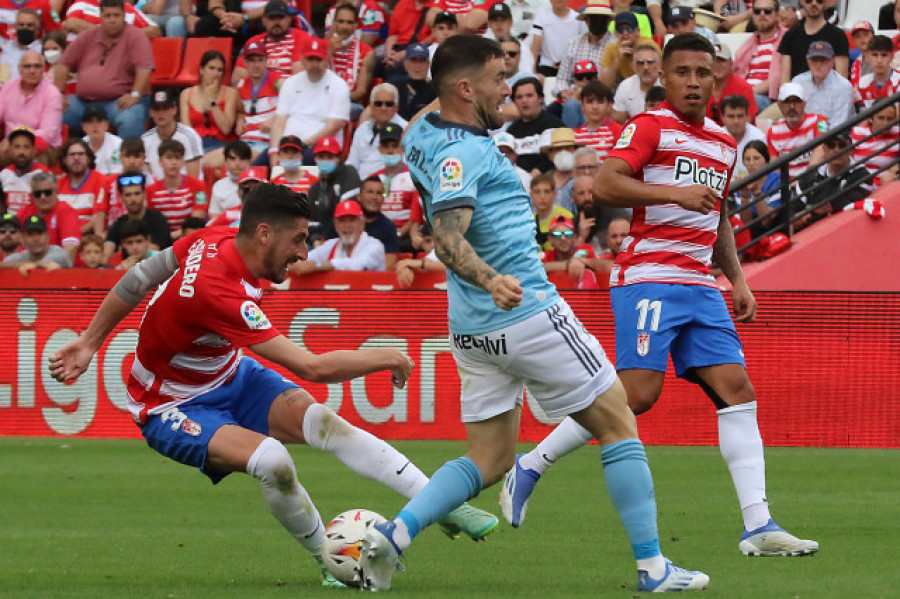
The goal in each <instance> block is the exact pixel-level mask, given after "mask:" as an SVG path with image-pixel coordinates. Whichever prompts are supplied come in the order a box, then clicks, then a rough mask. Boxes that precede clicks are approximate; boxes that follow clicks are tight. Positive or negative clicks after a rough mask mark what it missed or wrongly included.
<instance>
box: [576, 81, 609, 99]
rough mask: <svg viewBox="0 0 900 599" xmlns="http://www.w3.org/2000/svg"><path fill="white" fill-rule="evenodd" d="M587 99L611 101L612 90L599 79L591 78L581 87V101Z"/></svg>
mask: <svg viewBox="0 0 900 599" xmlns="http://www.w3.org/2000/svg"><path fill="white" fill-rule="evenodd" d="M587 99H592V100H606V101H607V102H612V101H613V90H612V88H610V87H609V86H608V85H606V84H605V83H603V82H602V81H600V80H599V79H591V80H590V81H588V82H587V83H585V84H584V87H582V88H581V101H582V102H584V101H585V100H587Z"/></svg>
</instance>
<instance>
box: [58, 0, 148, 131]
mask: <svg viewBox="0 0 900 599" xmlns="http://www.w3.org/2000/svg"><path fill="white" fill-rule="evenodd" d="M123 6H124V3H123V0H100V21H101V23H100V27H94V28H92V29H89V30H87V31H85V32H84V33H82V34H81V35H79V36H78V37H77V38H75V40H74V41H73V42H72V43H70V44H69V45H68V46H67V47H66V50H65V52H63V55H62V58H60V59H59V62H58V63H57V64H56V67H55V68H54V74H53V78H54V83H55V84H56V87H57V89H59V91H60V93H63V94H65V92H66V84H67V83H68V81H69V73H70V72H73V71H74V72H76V73H78V82H77V84H76V88H75V94H74V95H71V96H67V101H68V108H66V109H65V113H64V114H63V122H64V123H65V124H66V125H68V126H69V131H71V132H75V131H79V130H80V129H81V120H82V118H83V115H84V109H85V108H86V107H87V105H88V104H92V103H99V104H102V105H103V107H104V108H105V109H106V113H107V114H108V115H109V120H110V122H111V123H112V124H113V125H114V126H115V128H116V132H117V133H118V135H119V136H120V137H132V136H137V135H140V134H141V133H142V132H143V131H144V123H145V122H146V121H147V106H146V99H145V98H144V94H146V93H147V89H148V88H149V83H150V74H151V73H152V71H153V69H154V62H153V51H152V49H151V47H150V40H149V39H147V36H146V35H144V34H143V33H141V32H140V31H139V30H138V29H137V28H136V27H134V26H132V25H128V24H127V23H126V22H125V9H124V8H123ZM64 107H65V102H64Z"/></svg>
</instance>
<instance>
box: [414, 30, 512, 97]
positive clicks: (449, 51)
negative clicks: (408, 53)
mask: <svg viewBox="0 0 900 599" xmlns="http://www.w3.org/2000/svg"><path fill="white" fill-rule="evenodd" d="M492 58H503V48H501V47H500V44H499V43H497V42H496V41H495V40H489V39H487V38H483V37H481V36H480V35H454V36H453V37H450V38H447V39H446V40H444V42H443V43H442V44H441V45H440V46H438V49H437V51H436V52H435V53H434V59H432V61H431V79H432V81H434V85H435V87H436V88H437V90H438V95H440V94H441V92H442V91H444V90H445V89H447V87H448V86H449V85H452V83H453V82H454V80H455V79H459V77H461V76H463V75H464V73H465V72H466V71H472V70H475V69H477V70H479V71H480V70H482V69H484V65H485V63H486V62H487V61H488V60H490V59H492Z"/></svg>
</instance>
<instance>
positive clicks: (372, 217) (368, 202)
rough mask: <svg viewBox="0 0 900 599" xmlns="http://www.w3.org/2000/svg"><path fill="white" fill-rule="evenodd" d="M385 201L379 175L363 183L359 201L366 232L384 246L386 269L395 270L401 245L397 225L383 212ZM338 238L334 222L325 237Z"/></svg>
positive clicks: (382, 184)
mask: <svg viewBox="0 0 900 599" xmlns="http://www.w3.org/2000/svg"><path fill="white" fill-rule="evenodd" d="M384 199H385V193H384V183H382V181H381V179H380V178H379V177H378V176H377V175H372V176H371V177H369V178H368V179H366V180H365V181H363V182H362V186H361V187H360V189H359V197H358V198H357V201H358V202H359V204H360V206H361V207H362V212H363V216H364V217H365V219H366V226H365V231H366V233H367V234H368V235H369V237H373V238H375V239H377V240H378V241H380V242H381V245H383V246H384V269H385V270H393V269H394V264H395V263H396V262H397V252H399V251H400V244H399V243H398V241H397V225H395V224H394V222H393V221H392V220H391V219H390V218H388V217H387V216H386V215H385V214H384V213H383V212H382V211H381V207H382V206H383V205H384ZM337 236H338V234H337V231H336V230H335V228H334V221H332V223H331V224H330V225H328V228H327V229H326V231H325V237H326V238H328V239H333V238H335V237H337Z"/></svg>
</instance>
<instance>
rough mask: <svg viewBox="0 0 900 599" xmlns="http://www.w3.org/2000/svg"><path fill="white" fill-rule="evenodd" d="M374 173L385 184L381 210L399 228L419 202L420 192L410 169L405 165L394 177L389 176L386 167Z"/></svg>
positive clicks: (407, 219)
mask: <svg viewBox="0 0 900 599" xmlns="http://www.w3.org/2000/svg"><path fill="white" fill-rule="evenodd" d="M372 174H373V175H375V176H377V177H378V178H379V179H381V182H382V183H383V184H384V195H385V197H384V204H382V206H381V212H382V213H383V214H384V215H385V216H386V217H388V218H389V219H391V220H392V221H393V222H394V224H395V225H396V226H397V228H398V229H399V228H400V227H402V226H403V225H405V224H406V223H407V221H409V219H410V217H411V211H412V208H413V206H414V205H415V204H418V203H419V192H418V191H417V190H416V186H415V185H413V181H412V177H411V176H410V175H409V170H407V169H406V167H404V168H403V170H402V171H400V172H399V173H397V174H396V175H394V176H393V177H391V176H389V175H388V174H387V173H386V172H385V171H384V169H381V170H380V171H378V172H377V173H372Z"/></svg>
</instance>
